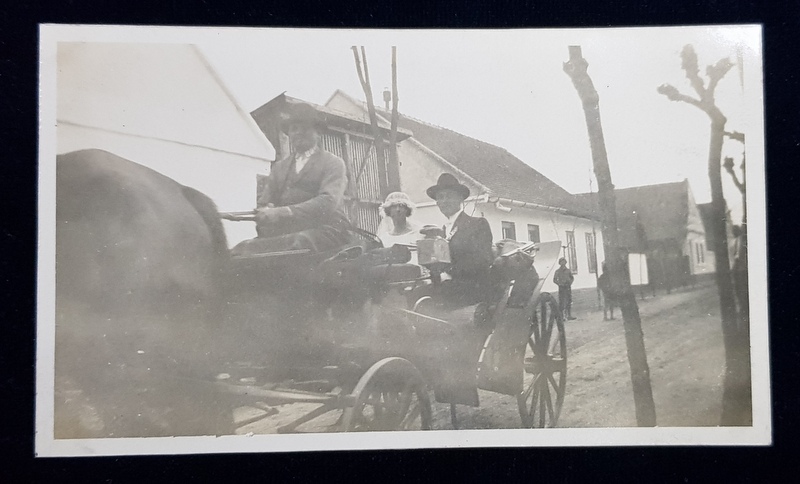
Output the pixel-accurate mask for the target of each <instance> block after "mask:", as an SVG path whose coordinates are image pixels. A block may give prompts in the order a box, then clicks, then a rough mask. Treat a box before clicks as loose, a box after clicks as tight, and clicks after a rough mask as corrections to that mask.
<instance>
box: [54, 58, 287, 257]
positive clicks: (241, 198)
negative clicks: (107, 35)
mask: <svg viewBox="0 0 800 484" xmlns="http://www.w3.org/2000/svg"><path fill="white" fill-rule="evenodd" d="M56 89H57V93H56V94H57V112H56V121H57V126H58V127H57V130H56V136H57V140H53V141H54V142H56V143H57V151H58V153H66V152H69V151H74V150H79V149H88V148H98V149H104V150H106V151H109V152H112V153H114V154H116V155H119V156H122V157H123V158H127V159H129V160H131V161H134V162H137V163H139V164H142V165H144V166H147V167H149V168H152V169H154V170H156V171H158V172H160V173H163V174H164V175H166V176H168V177H170V178H173V179H174V180H176V181H177V182H179V183H182V184H184V185H187V186H190V187H192V188H195V189H197V190H199V191H201V192H203V193H205V194H206V195H208V196H209V197H210V198H211V199H212V200H214V202H215V203H216V204H217V207H218V208H219V210H221V211H243V210H251V209H253V208H254V207H255V203H256V176H257V175H258V174H268V173H269V160H272V159H274V156H275V150H274V149H273V147H272V145H271V144H270V143H269V141H267V139H266V137H265V136H264V135H263V134H262V133H261V131H260V130H259V129H258V126H257V125H256V123H255V121H254V120H253V119H252V118H251V117H250V114H249V113H247V112H246V111H244V110H243V109H242V108H241V106H239V104H238V103H237V101H236V99H235V98H234V97H233V96H232V95H231V93H230V92H229V91H228V90H227V88H226V87H225V85H224V84H223V83H222V81H221V80H220V79H219V78H218V77H217V75H216V73H215V72H214V70H213V69H212V68H211V66H210V65H209V64H208V63H207V62H206V60H205V59H204V58H203V56H202V54H200V52H199V51H198V50H197V49H196V48H195V47H194V46H192V45H186V44H116V43H62V44H59V47H58V74H57V86H56ZM42 142H51V141H50V140H42ZM223 224H224V226H225V230H226V234H227V236H228V243H229V245H233V244H235V243H237V242H239V241H241V240H244V239H246V238H251V237H254V236H255V224H253V223H252V222H228V221H224V222H223Z"/></svg>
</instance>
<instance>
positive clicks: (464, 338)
mask: <svg viewBox="0 0 800 484" xmlns="http://www.w3.org/2000/svg"><path fill="white" fill-rule="evenodd" d="M515 247H516V248H515ZM370 249H374V245H372V244H370V243H368V242H367V243H365V242H362V243H361V244H360V245H355V246H352V247H349V248H347V249H346V250H342V251H336V252H334V253H326V254H315V255H310V254H303V253H281V254H271V255H270V254H266V255H263V256H256V257H245V258H234V259H233V260H232V261H231V266H230V268H229V270H228V271H227V272H228V275H227V279H228V292H229V297H228V301H227V307H226V309H227V311H226V313H227V314H226V318H227V319H228V321H227V322H226V324H225V327H227V328H236V329H235V330H234V331H231V332H230V333H229V334H228V335H227V338H228V342H229V344H230V345H231V348H232V349H233V352H232V353H230V355H231V356H233V358H231V361H229V362H228V366H227V368H226V370H225V371H224V374H225V375H226V376H227V378H226V379H225V380H224V381H217V382H215V384H216V385H217V386H218V387H219V389H220V390H222V391H223V392H224V393H227V394H232V395H235V396H237V398H239V400H238V402H239V403H241V402H242V399H244V400H249V401H251V402H255V401H258V402H260V403H261V404H263V403H266V404H268V405H276V404H283V403H292V402H306V403H308V402H311V401H313V402H315V403H319V404H320V406H319V407H318V408H317V409H315V410H314V411H312V412H310V413H309V414H307V415H304V416H303V417H301V418H300V419H298V420H297V421H294V422H290V423H289V424H287V425H284V426H282V427H280V428H279V429H278V430H279V431H281V432H294V431H298V430H302V426H303V425H304V424H305V423H306V422H309V421H311V420H314V419H317V418H318V417H321V416H322V415H324V414H327V413H330V412H335V411H343V413H342V416H341V417H340V418H339V419H338V420H337V421H336V422H334V423H332V424H330V425H329V428H330V430H392V429H394V428H403V429H409V428H410V429H428V428H430V427H431V404H430V396H429V390H430V389H432V390H433V396H434V398H435V400H436V401H438V402H440V403H449V404H451V411H452V413H453V425H454V427H457V420H456V419H455V408H456V407H455V405H456V404H464V405H470V406H478V405H479V398H478V389H479V388H482V389H485V390H490V391H494V392H499V393H503V394H506V395H510V396H513V397H517V398H518V403H519V406H520V413H521V416H522V420H523V424H525V426H531V427H533V426H552V425H554V424H555V422H556V421H557V419H558V412H559V411H560V406H561V402H562V401H563V390H564V382H563V380H562V379H561V377H562V376H563V377H565V376H566V360H565V356H566V349H565V347H564V346H563V345H562V346H561V347H560V348H558V349H557V352H556V353H557V354H556V356H555V359H556V360H558V363H557V364H556V365H555V366H553V364H552V362H551V361H549V362H545V361H544V360H553V354H552V350H553V345H552V344H551V343H552V342H553V337H555V339H556V340H558V339H559V338H560V337H561V339H562V340H563V334H564V333H563V322H562V321H561V320H560V313H559V312H558V311H557V303H556V302H555V300H554V299H553V298H552V297H550V296H549V295H547V294H542V293H541V287H542V284H543V282H544V279H545V278H546V277H547V275H548V274H549V273H550V271H551V270H552V267H553V266H554V265H555V260H556V258H557V256H558V251H559V250H560V242H553V243H545V244H538V245H535V246H534V245H530V244H529V245H527V246H525V247H522V249H524V250H525V251H527V252H529V253H531V254H537V255H536V256H535V260H536V261H537V262H536V264H535V266H536V269H535V270H534V272H536V270H538V271H539V272H541V273H542V274H543V275H544V277H542V278H540V279H537V282H538V283H537V284H536V285H535V287H530V288H528V290H527V292H526V294H525V296H524V298H525V299H524V301H523V302H522V304H519V303H517V306H520V307H514V308H508V307H507V305H508V301H509V298H512V300H513V296H512V294H513V293H514V281H507V284H506V287H505V288H504V291H503V297H502V298H501V300H500V301H498V302H497V304H496V305H495V306H494V307H492V308H490V312H491V314H487V308H486V307H485V304H477V305H476V304H467V305H464V304H460V305H459V304H456V305H455V307H454V306H453V305H452V304H447V302H446V301H441V302H442V303H443V304H440V301H438V300H437V299H438V297H439V296H438V295H437V291H436V289H437V288H436V283H435V282H432V281H431V278H430V277H428V275H427V271H426V270H425V268H423V267H421V266H418V265H414V264H408V263H406V262H407V260H408V259H407V258H405V257H404V256H403V253H402V251H403V250H407V249H404V248H399V249H400V253H399V254H398V253H397V251H395V252H394V253H393V252H391V251H389V252H387V249H382V250H383V252H381V255H380V256H378V257H377V258H376V256H375V255H374V254H375V252H374V251H371V250H370ZM519 249H520V247H519V245H517V246H512V247H511V249H510V251H511V253H510V254H504V255H508V256H511V257H513V256H514V250H516V252H517V253H518V252H520V250H519ZM501 252H502V251H501ZM507 252H508V248H507ZM418 294H425V296H424V297H419V296H418ZM487 318H488V319H490V321H487V320H486V319H487ZM546 333H552V335H551V334H546ZM554 335H555V336H554ZM558 335H560V336H558ZM545 337H546V339H547V342H546V343H543V340H544V339H545ZM534 340H536V341H534ZM558 343H562V344H563V341H556V346H557V345H558ZM542 344H545V346H544V347H542ZM540 347H541V348H540ZM526 351H527V355H526ZM548 352H549V356H548ZM534 353H541V354H542V355H541V357H538V360H537V355H536V354H534ZM543 358H544V360H543ZM534 360H537V361H534ZM548 365H549V366H548ZM548 370H549V374H547V375H542V372H543V371H548ZM553 370H555V373H556V374H557V377H558V378H557V379H559V380H560V381H558V382H555V383H554V386H553V387H552V388H551V390H552V395H551V396H550V397H549V398H548V399H547V402H545V393H544V391H542V389H541V388H540V389H539V391H534V389H533V387H534V386H537V385H538V387H542V388H543V387H544V386H548V385H550V382H551V381H554V379H553V373H554V371H553ZM526 375H528V376H527V378H526ZM526 381H527V383H526ZM526 387H527V388H526ZM309 391H311V392H312V393H311V394H309ZM245 395H246V397H245ZM533 406H536V409H535V411H532V410H531V408H532V407H533ZM535 414H538V415H539V416H540V417H543V418H540V419H539V420H537V421H534V419H533V416H534V415H535ZM322 420H324V418H323V419H322ZM240 425H241V423H240Z"/></svg>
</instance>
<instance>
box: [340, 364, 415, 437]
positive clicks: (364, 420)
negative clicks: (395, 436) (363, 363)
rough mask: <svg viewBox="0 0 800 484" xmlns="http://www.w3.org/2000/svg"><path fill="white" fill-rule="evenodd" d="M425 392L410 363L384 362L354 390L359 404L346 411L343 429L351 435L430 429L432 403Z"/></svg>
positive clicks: (376, 366)
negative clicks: (366, 432) (381, 431)
mask: <svg viewBox="0 0 800 484" xmlns="http://www.w3.org/2000/svg"><path fill="white" fill-rule="evenodd" d="M425 391H426V390H425V385H424V384H423V383H422V380H421V375H420V374H419V372H418V371H417V369H416V368H414V366H413V365H412V364H411V363H409V362H408V361H407V360H404V359H402V358H397V357H393V358H385V359H383V360H381V361H379V362H378V363H375V364H374V365H373V366H372V367H370V369H369V370H368V371H367V372H366V373H365V374H364V376H362V377H361V379H360V380H359V382H358V384H357V385H356V387H355V388H354V390H353V392H352V395H353V396H354V397H355V398H356V400H357V402H358V404H357V405H355V406H353V407H349V408H346V409H345V414H344V424H343V427H344V429H345V430H350V431H353V430H356V431H361V430H383V431H387V430H404V429H408V428H410V427H412V426H418V427H419V428H420V429H429V428H430V426H431V411H430V400H429V399H428V396H427V394H426V393H425ZM416 422H419V423H418V424H417V423H416Z"/></svg>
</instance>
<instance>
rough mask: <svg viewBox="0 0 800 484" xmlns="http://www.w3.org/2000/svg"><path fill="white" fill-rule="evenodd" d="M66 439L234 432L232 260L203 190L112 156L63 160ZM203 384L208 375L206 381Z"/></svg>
mask: <svg viewBox="0 0 800 484" xmlns="http://www.w3.org/2000/svg"><path fill="white" fill-rule="evenodd" d="M56 212H57V230H56V241H57V247H56V355H55V357H56V358H55V370H56V371H55V373H56V391H55V402H54V403H55V428H54V436H55V438H98V437H144V436H170V435H213V434H223V433H232V431H233V423H232V413H231V407H229V406H227V405H226V404H225V402H223V401H221V399H222V397H221V396H219V395H217V394H216V393H215V392H213V391H210V390H207V389H206V388H205V387H203V386H202V385H197V384H195V383H196V382H197V381H200V380H201V379H203V378H207V377H208V376H209V375H212V374H213V370H214V368H213V362H214V361H215V360H216V358H215V357H216V356H217V355H215V345H214V339H215V333H216V332H217V331H218V329H219V328H218V327H217V326H219V323H220V321H221V320H220V319H219V312H220V310H221V307H222V304H223V303H222V302H223V298H222V294H221V283H222V281H221V278H222V271H223V270H224V267H225V264H226V263H227V258H228V248H227V242H226V239H225V233H224V231H223V228H222V223H221V221H220V218H219V214H218V212H217V209H216V206H215V205H214V203H213V202H212V201H211V200H210V199H209V198H208V197H206V196H205V195H203V194H201V193H200V192H198V191H196V190H194V189H191V188H188V187H185V186H183V185H180V184H178V183H177V182H175V181H174V180H172V179H170V178H168V177H166V176H163V175H161V174H159V173H157V172H155V171H153V170H150V169H148V168H146V167H144V166H142V165H139V164H136V163H133V162H131V161H128V160H126V159H123V158H121V157H119V156H116V155H114V154H111V153H108V152H105V151H101V150H84V151H77V152H72V153H68V154H64V155H59V156H58V159H57V209H56ZM198 377H199V378H198Z"/></svg>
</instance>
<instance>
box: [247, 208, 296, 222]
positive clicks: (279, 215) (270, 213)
mask: <svg viewBox="0 0 800 484" xmlns="http://www.w3.org/2000/svg"><path fill="white" fill-rule="evenodd" d="M291 216H292V209H290V208H289V207H277V208H273V207H269V206H267V207H262V208H259V209H258V210H257V211H256V222H257V223H258V224H274V223H277V222H279V221H281V220H284V219H287V218H289V217H291Z"/></svg>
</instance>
